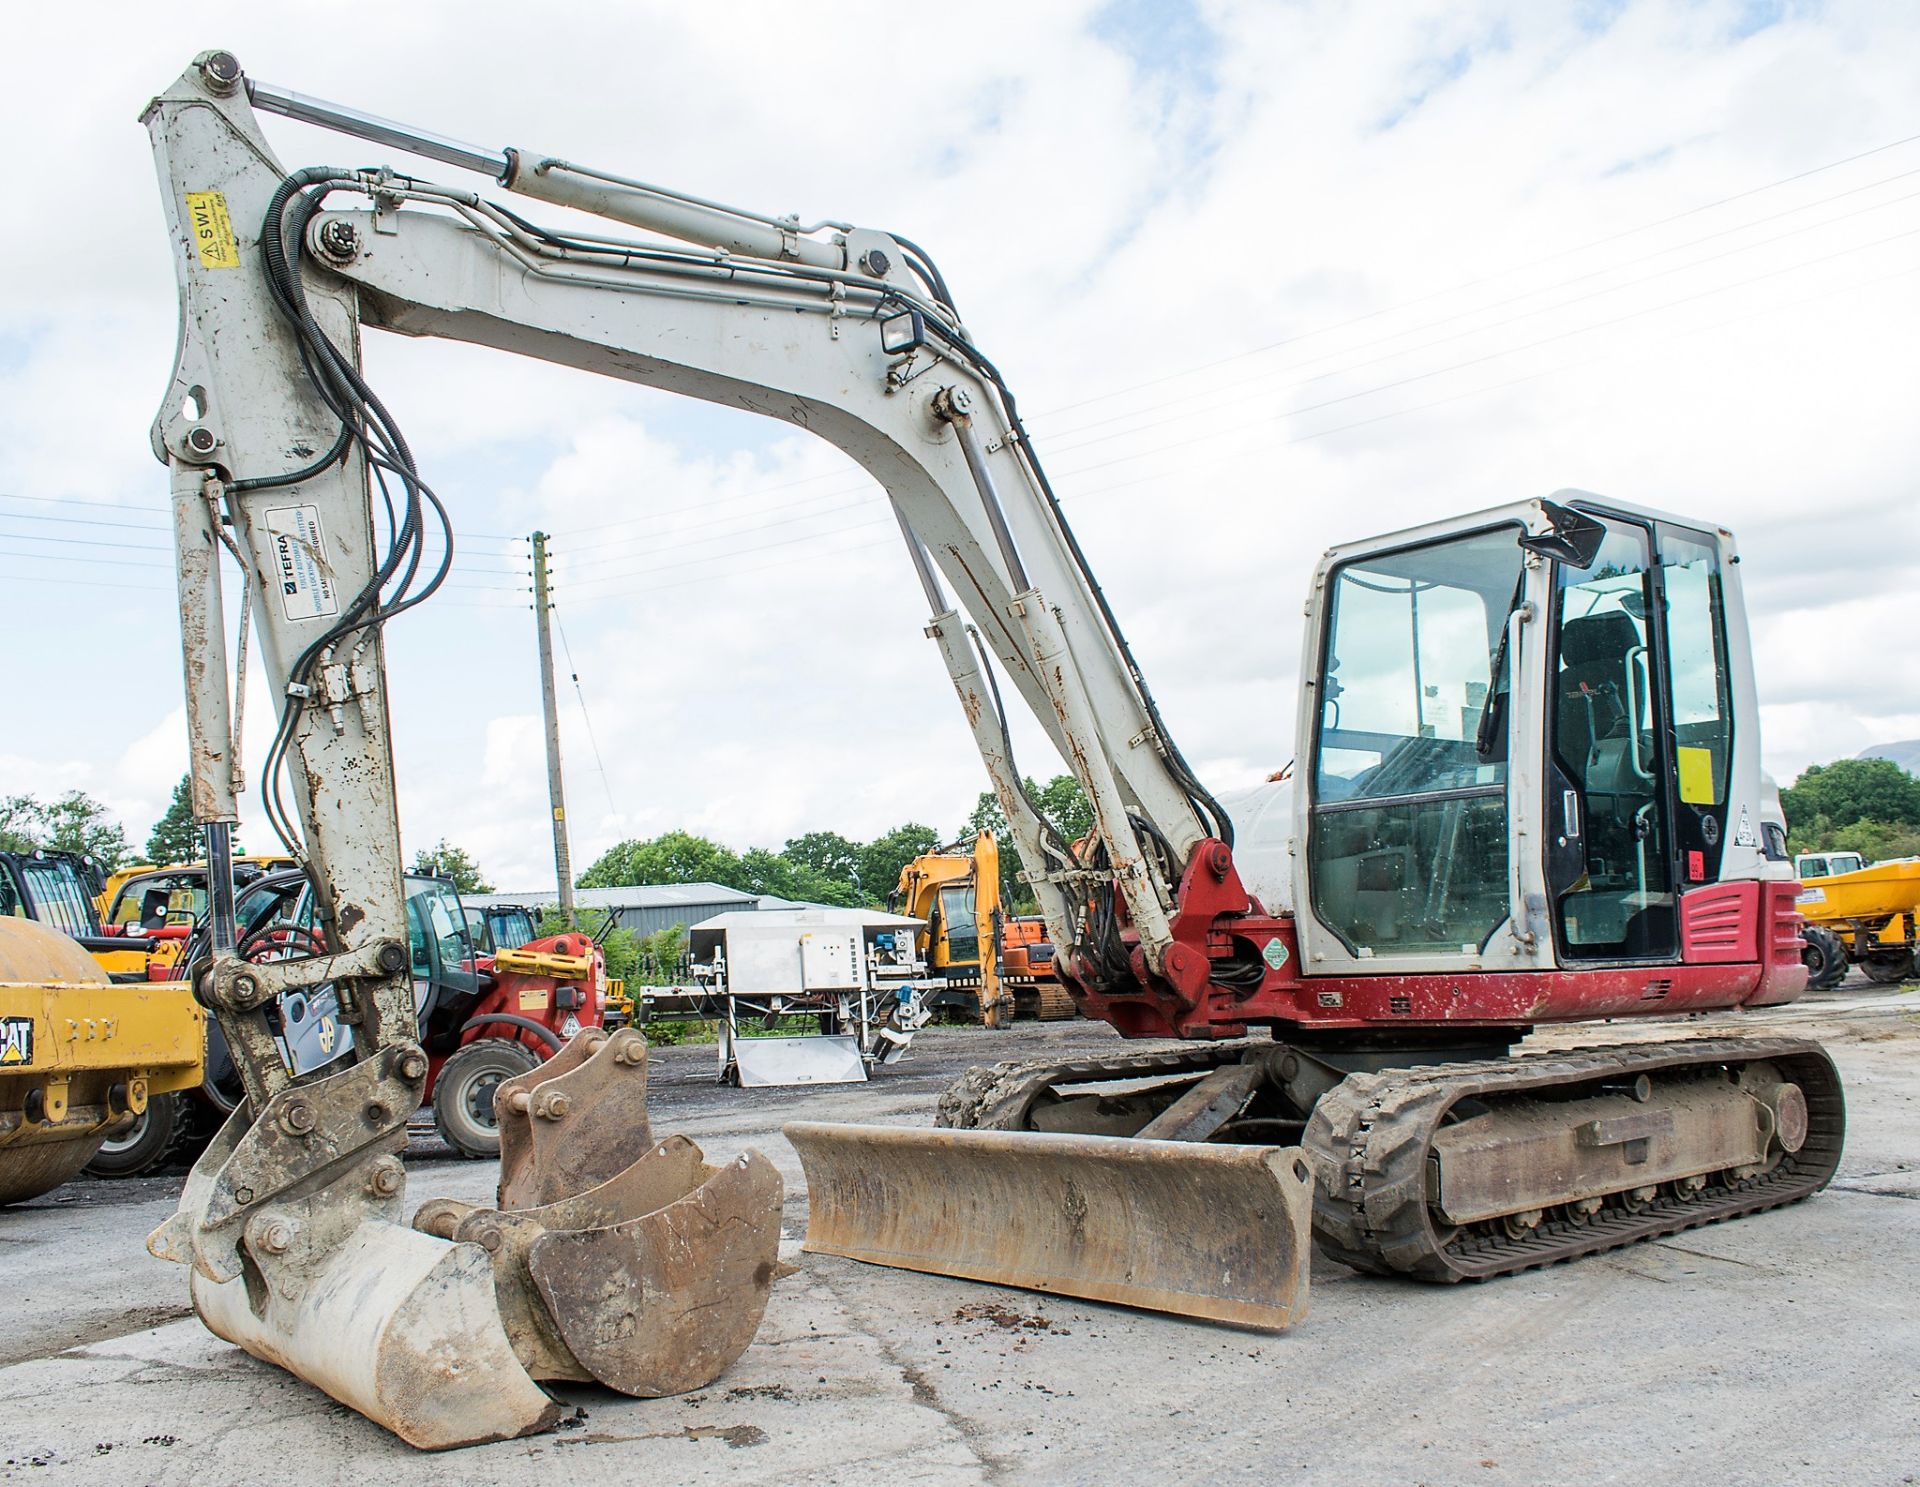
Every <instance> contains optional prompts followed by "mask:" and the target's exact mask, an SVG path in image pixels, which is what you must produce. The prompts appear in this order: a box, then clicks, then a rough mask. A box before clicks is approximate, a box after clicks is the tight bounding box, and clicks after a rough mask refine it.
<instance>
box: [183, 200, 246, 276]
mask: <svg viewBox="0 0 1920 1487" xmlns="http://www.w3.org/2000/svg"><path fill="white" fill-rule="evenodd" d="M187 230H188V231H189V232H191V233H192V234H193V245H194V247H196V248H198V249H199V250H200V267H202V268H239V267H240V240H239V239H238V238H236V237H235V236H234V235H233V218H231V217H229V216H228V215H227V197H226V193H225V192H223V191H189V192H188V193H187Z"/></svg>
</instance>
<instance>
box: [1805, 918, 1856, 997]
mask: <svg viewBox="0 0 1920 1487" xmlns="http://www.w3.org/2000/svg"><path fill="white" fill-rule="evenodd" d="M1800 938H1801V940H1802V942H1803V944H1802V948H1801V951H1800V959H1801V960H1802V961H1803V962H1804V963H1805V964H1806V967H1807V990H1808V991H1827V990H1829V989H1831V988H1832V987H1835V986H1838V985H1839V984H1840V983H1841V982H1842V981H1844V980H1846V979H1847V950H1846V946H1845V945H1843V944H1842V943H1841V942H1840V936H1838V935H1837V934H1835V933H1834V932H1833V931H1832V930H1830V929H1825V928H1823V927H1822V926H1820V925H1818V924H1809V925H1807V926H1806V927H1805V928H1803V929H1802V930H1801V931H1800Z"/></svg>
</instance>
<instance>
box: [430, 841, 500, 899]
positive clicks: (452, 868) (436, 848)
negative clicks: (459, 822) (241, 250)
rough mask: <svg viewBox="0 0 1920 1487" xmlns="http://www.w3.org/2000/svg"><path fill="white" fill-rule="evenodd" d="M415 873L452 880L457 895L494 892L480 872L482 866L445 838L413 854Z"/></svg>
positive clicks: (491, 885)
mask: <svg viewBox="0 0 1920 1487" xmlns="http://www.w3.org/2000/svg"><path fill="white" fill-rule="evenodd" d="M413 871H414V872H416V873H432V874H433V875H434V876H435V877H441V878H450V879H452V880H453V887H454V891H455V892H456V893H491V892H493V884H491V883H489V882H488V881H487V879H486V876H485V874H483V873H482V872H481V871H480V864H479V863H477V862H475V861H474V860H473V858H471V857H470V856H468V855H467V853H466V852H465V851H464V850H462V849H461V848H459V847H456V846H454V844H453V843H452V842H450V841H448V840H447V839H446V838H445V837H441V838H440V840H439V841H438V842H436V843H435V844H434V845H433V846H432V847H431V848H425V849H422V850H421V851H418V852H416V853H414V854H413Z"/></svg>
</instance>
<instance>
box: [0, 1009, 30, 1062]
mask: <svg viewBox="0 0 1920 1487" xmlns="http://www.w3.org/2000/svg"><path fill="white" fill-rule="evenodd" d="M32 1062H33V1019H32V1018H31V1017H0V1069H18V1068H23V1067H25V1066H26V1065H28V1064H30V1063H32Z"/></svg>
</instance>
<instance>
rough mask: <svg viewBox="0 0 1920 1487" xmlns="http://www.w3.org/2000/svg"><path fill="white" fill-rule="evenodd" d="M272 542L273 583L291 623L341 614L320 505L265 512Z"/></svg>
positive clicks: (274, 509)
mask: <svg viewBox="0 0 1920 1487" xmlns="http://www.w3.org/2000/svg"><path fill="white" fill-rule="evenodd" d="M266 528H267V535H268V536H269V537H270V538H271V539H272V543H273V560H272V561H273V573H272V582H273V584H274V586H275V587H276V588H278V589H279V590H280V607H281V608H282V609H283V610H284V611H285V612H286V616H287V618H288V619H290V620H320V619H326V618H327V617H328V616H330V615H336V614H338V613H340V596H339V595H338V594H337V593H335V592H334V587H333V567H332V565H331V564H330V563H329V562H328V561H327V534H326V532H325V530H324V529H322V527H321V525H320V508H319V507H317V506H275V507H273V508H272V509H271V510H269V511H268V512H267V513H266Z"/></svg>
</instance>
